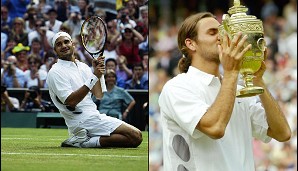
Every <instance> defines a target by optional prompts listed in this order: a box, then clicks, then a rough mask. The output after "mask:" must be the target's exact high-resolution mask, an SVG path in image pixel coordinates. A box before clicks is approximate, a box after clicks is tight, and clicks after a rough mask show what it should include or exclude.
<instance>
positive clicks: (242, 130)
mask: <svg viewBox="0 0 298 171" xmlns="http://www.w3.org/2000/svg"><path fill="white" fill-rule="evenodd" d="M220 87H221V83H220V80H219V78H218V77H215V76H214V75H210V74H207V73H204V72H202V71H200V70H198V69H196V68H194V67H192V66H190V68H189V70H188V72H187V73H183V74H179V75H178V76H176V77H174V78H173V79H171V80H170V81H168V82H167V83H166V84H165V86H164V87H163V90H162V92H161V94H160V97H159V105H160V112H161V120H162V127H163V155H164V161H163V162H164V170H165V171H170V170H189V171H195V170H197V171H202V170H203V171H205V170H206V171H207V170H208V171H240V170H241V171H252V170H255V169H254V160H253V146H252V140H253V137H256V138H258V139H260V140H262V141H263V142H269V141H270V140H271V138H270V137H268V136H267V129H268V124H267V121H266V115H265V111H264V108H263V107H262V106H261V103H260V102H257V98H256V97H250V98H236V100H235V104H234V109H233V113H232V116H231V119H230V121H229V123H228V125H227V128H226V131H225V135H224V136H223V137H222V138H220V139H217V140H215V139H212V138H209V137H208V136H207V135H205V134H204V133H202V132H200V131H199V130H197V129H195V128H196V125H197V124H198V122H199V121H200V119H201V118H202V116H203V115H204V114H205V112H206V111H207V109H208V108H209V107H210V106H211V105H212V103H213V102H214V100H215V99H216V96H217V94H218V92H219V90H220ZM238 88H241V87H240V86H239V87H238Z"/></svg>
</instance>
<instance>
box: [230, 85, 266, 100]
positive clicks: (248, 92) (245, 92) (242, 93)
mask: <svg viewBox="0 0 298 171" xmlns="http://www.w3.org/2000/svg"><path fill="white" fill-rule="evenodd" d="M263 92H264V89H263V88H262V87H245V88H243V89H241V90H238V91H237V93H236V97H238V98H242V97H251V96H256V95H259V94H262V93H263Z"/></svg>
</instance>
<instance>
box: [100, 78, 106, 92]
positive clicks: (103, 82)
mask: <svg viewBox="0 0 298 171" xmlns="http://www.w3.org/2000/svg"><path fill="white" fill-rule="evenodd" d="M99 81H100V85H101V91H102V92H106V91H107V87H106V83H105V78H104V75H102V76H101V77H100V79H99Z"/></svg>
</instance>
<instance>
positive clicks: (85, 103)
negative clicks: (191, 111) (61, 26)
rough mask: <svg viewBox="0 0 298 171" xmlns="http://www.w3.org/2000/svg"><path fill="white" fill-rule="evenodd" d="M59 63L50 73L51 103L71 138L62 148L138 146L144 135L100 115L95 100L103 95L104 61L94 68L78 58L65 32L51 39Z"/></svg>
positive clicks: (95, 61) (135, 129)
mask: <svg viewBox="0 0 298 171" xmlns="http://www.w3.org/2000/svg"><path fill="white" fill-rule="evenodd" d="M52 45H53V47H54V50H55V52H56V53H57V55H58V58H59V59H58V62H57V63H56V64H54V65H53V67H52V68H51V70H50V71H49V73H48V77H47V84H48V86H49V93H50V96H51V99H52V101H53V102H54V104H55V105H56V107H57V108H58V109H59V111H60V113H61V114H62V115H63V117H64V119H65V123H66V125H67V127H68V131H69V133H70V135H71V137H70V138H68V139H67V140H65V141H64V142H62V144H61V146H62V147H138V146H139V145H140V144H141V142H142V133H141V131H140V130H138V129H137V128H135V127H134V126H132V125H129V124H127V123H125V122H123V121H121V120H119V119H116V118H113V117H109V116H106V115H105V114H100V113H99V111H98V110H97V109H96V105H95V103H94V102H93V101H92V98H91V94H93V95H95V97H96V98H99V99H100V98H101V97H102V96H103V93H102V87H101V84H100V81H99V78H100V77H101V76H102V75H103V74H104V71H105V67H104V58H103V57H99V58H97V59H96V60H93V63H92V66H93V70H94V71H93V73H92V70H91V68H90V67H89V66H88V65H86V64H85V63H82V62H80V61H78V60H76V59H75V56H74V55H73V54H74V48H75V47H74V44H73V43H72V39H71V37H70V35H69V34H68V33H66V32H58V33H57V34H56V35H55V36H54V37H53V39H52Z"/></svg>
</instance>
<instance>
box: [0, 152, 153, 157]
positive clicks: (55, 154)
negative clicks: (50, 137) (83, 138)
mask: <svg viewBox="0 0 298 171" xmlns="http://www.w3.org/2000/svg"><path fill="white" fill-rule="evenodd" d="M2 154H7V155H35V156H88V157H118V158H147V157H148V156H125V155H106V154H57V153H8V152H1V155H2Z"/></svg>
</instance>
